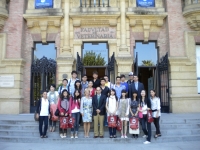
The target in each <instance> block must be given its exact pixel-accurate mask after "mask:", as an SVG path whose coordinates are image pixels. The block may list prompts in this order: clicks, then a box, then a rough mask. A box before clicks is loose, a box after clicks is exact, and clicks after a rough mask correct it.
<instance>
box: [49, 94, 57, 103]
mask: <svg viewBox="0 0 200 150" xmlns="http://www.w3.org/2000/svg"><path fill="white" fill-rule="evenodd" d="M51 95H54V99H51ZM49 100H50V102H52V101H53V102H54V103H55V104H56V103H57V96H56V93H55V91H54V92H52V91H50V92H49Z"/></svg>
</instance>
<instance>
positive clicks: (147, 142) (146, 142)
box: [143, 141, 151, 144]
mask: <svg viewBox="0 0 200 150" xmlns="http://www.w3.org/2000/svg"><path fill="white" fill-rule="evenodd" d="M143 143H144V144H150V143H151V142H149V141H145V142H143Z"/></svg>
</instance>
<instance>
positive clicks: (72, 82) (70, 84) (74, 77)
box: [67, 71, 79, 96]
mask: <svg viewBox="0 0 200 150" xmlns="http://www.w3.org/2000/svg"><path fill="white" fill-rule="evenodd" d="M71 75H72V78H71V79H69V80H68V84H67V88H68V91H69V93H70V96H73V94H74V91H75V86H74V85H75V82H76V81H77V80H79V79H78V78H77V72H76V71H72V72H71Z"/></svg>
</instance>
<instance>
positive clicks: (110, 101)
mask: <svg viewBox="0 0 200 150" xmlns="http://www.w3.org/2000/svg"><path fill="white" fill-rule="evenodd" d="M109 95H110V96H109V97H108V98H107V100H106V110H107V116H108V117H109V116H116V115H117V109H118V99H117V96H116V92H115V90H114V89H111V90H110V94H109ZM109 134H110V138H117V136H116V128H111V127H109Z"/></svg>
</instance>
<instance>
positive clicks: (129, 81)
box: [127, 72, 134, 98]
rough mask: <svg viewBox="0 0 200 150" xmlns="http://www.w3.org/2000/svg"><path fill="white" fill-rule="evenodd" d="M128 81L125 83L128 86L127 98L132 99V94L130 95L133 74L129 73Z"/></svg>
mask: <svg viewBox="0 0 200 150" xmlns="http://www.w3.org/2000/svg"><path fill="white" fill-rule="evenodd" d="M128 75H129V80H128V81H127V84H128V98H132V93H131V85H132V83H134V78H133V72H129V74H128Z"/></svg>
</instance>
